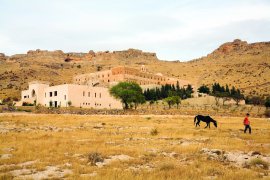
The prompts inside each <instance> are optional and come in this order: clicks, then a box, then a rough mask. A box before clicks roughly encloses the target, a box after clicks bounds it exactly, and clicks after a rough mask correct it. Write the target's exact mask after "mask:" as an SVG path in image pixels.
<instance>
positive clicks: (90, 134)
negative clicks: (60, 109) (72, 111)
mask: <svg viewBox="0 0 270 180" xmlns="http://www.w3.org/2000/svg"><path fill="white" fill-rule="evenodd" d="M214 119H216V120H217V121H218V128H215V127H214V126H213V125H212V126H211V129H204V126H205V124H204V123H201V127H197V128H195V127H194V123H193V117H192V116H179V115H174V116H170V115H143V116H142V115H141V116H139V115H136V116H135V115H134V116H131V115H129V116H128V115H123V116H112V115H108V116H105V115H103V116H98V115H92V116H86V115H43V114H17V115H16V114H0V154H1V155H0V179H50V178H52V179H59V178H67V179H90V178H92V179H226V180H227V179H237V180H240V179H260V178H265V179H270V171H269V162H270V121H269V119H266V118H253V117H250V120H251V126H252V128H253V129H252V130H253V132H252V134H251V135H250V134H244V132H243V125H242V121H243V118H239V117H220V116H215V117H214Z"/></svg>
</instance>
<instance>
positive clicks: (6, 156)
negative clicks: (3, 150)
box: [0, 154, 13, 159]
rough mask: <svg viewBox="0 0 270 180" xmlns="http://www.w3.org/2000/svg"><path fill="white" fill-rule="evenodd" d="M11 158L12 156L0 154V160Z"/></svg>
mask: <svg viewBox="0 0 270 180" xmlns="http://www.w3.org/2000/svg"><path fill="white" fill-rule="evenodd" d="M12 156H13V155H12V154H1V155H0V159H10V158H11V157H12Z"/></svg>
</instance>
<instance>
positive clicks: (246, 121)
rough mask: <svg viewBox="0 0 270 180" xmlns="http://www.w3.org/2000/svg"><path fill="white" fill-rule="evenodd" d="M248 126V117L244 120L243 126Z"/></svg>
mask: <svg viewBox="0 0 270 180" xmlns="http://www.w3.org/2000/svg"><path fill="white" fill-rule="evenodd" d="M249 124H250V122H249V120H248V117H245V119H244V125H249Z"/></svg>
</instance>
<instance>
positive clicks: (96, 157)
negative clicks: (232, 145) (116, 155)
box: [88, 152, 104, 166]
mask: <svg viewBox="0 0 270 180" xmlns="http://www.w3.org/2000/svg"><path fill="white" fill-rule="evenodd" d="M103 161H104V159H103V158H102V156H101V154H99V153H97V152H93V153H89V154H88V162H89V163H91V165H92V166H95V165H96V163H97V162H103Z"/></svg>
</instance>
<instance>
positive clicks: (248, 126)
mask: <svg viewBox="0 0 270 180" xmlns="http://www.w3.org/2000/svg"><path fill="white" fill-rule="evenodd" d="M247 129H248V130H249V134H251V127H250V125H245V130H244V133H246V131H247Z"/></svg>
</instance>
